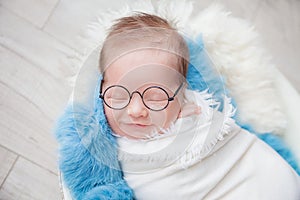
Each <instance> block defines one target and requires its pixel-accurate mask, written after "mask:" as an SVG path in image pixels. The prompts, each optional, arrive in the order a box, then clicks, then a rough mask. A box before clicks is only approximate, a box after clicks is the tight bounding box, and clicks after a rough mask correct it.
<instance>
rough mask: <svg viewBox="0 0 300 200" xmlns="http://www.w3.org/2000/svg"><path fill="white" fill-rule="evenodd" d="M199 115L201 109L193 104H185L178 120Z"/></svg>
mask: <svg viewBox="0 0 300 200" xmlns="http://www.w3.org/2000/svg"><path fill="white" fill-rule="evenodd" d="M200 113H201V107H200V106H198V105H196V104H194V103H186V104H184V105H183V106H182V108H181V111H180V113H179V115H178V118H183V117H188V116H191V115H199V114H200Z"/></svg>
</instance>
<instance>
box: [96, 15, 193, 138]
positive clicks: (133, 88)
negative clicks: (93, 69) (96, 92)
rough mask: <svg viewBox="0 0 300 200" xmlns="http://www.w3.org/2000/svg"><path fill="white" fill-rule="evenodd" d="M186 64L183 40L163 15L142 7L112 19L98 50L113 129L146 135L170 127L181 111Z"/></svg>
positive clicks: (134, 135)
mask: <svg viewBox="0 0 300 200" xmlns="http://www.w3.org/2000/svg"><path fill="white" fill-rule="evenodd" d="M187 66H188V48H187V45H186V43H185V41H184V39H183V37H182V36H181V35H180V34H179V33H178V32H177V31H176V30H175V29H174V28H173V27H172V26H171V25H170V24H169V23H168V22H167V21H166V20H164V19H162V18H160V17H158V16H154V15H149V14H145V13H139V14H136V15H133V16H130V17H125V18H121V19H119V20H117V22H116V23H115V24H114V25H113V26H112V28H111V30H110V33H109V34H108V36H107V38H106V40H105V42H104V44H103V47H102V50H101V56H100V70H101V72H102V73H103V82H102V88H101V91H100V93H101V94H100V97H101V98H102V99H103V102H104V111H105V115H106V117H107V120H108V123H109V125H110V126H111V128H112V130H113V131H114V132H115V133H116V134H118V135H121V136H127V137H129V138H145V137H148V136H149V135H151V134H153V133H155V132H158V133H159V132H161V131H160V130H161V129H167V128H169V126H170V125H171V124H172V123H173V122H174V121H175V120H176V119H177V118H178V117H179V116H180V115H181V113H182V112H181V111H182V109H181V108H182V105H183V91H184V88H185V84H184V83H185V76H186V72H187Z"/></svg>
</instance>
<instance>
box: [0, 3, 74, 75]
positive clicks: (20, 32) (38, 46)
mask: <svg viewBox="0 0 300 200" xmlns="http://www.w3.org/2000/svg"><path fill="white" fill-rule="evenodd" d="M0 27H1V29H0V34H1V37H0V44H2V45H3V46H5V47H7V48H9V49H11V50H12V51H14V52H15V53H17V54H18V55H20V56H22V57H23V58H24V59H26V60H27V61H29V62H31V63H33V64H35V65H36V66H39V67H40V68H41V69H42V70H44V71H46V72H48V73H49V74H50V75H52V76H53V77H55V78H57V79H59V80H61V79H62V80H66V79H68V78H70V77H73V76H74V75H76V72H77V71H78V68H79V66H78V65H76V64H75V63H78V60H77V58H78V53H77V52H75V51H74V50H72V49H70V48H68V47H66V46H65V45H63V44H62V43H61V42H59V41H57V40H56V39H55V38H53V37H51V36H49V35H48V34H47V33H44V32H43V31H41V30H39V29H37V28H36V27H34V26H32V24H30V23H28V22H27V21H25V20H23V19H22V18H20V17H17V16H15V15H14V14H13V13H11V12H9V11H8V10H7V9H5V8H3V7H0Z"/></svg>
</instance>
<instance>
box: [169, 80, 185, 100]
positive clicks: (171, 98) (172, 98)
mask: <svg viewBox="0 0 300 200" xmlns="http://www.w3.org/2000/svg"><path fill="white" fill-rule="evenodd" d="M182 86H183V83H181V84H180V86H179V87H178V88H177V90H176V91H175V93H174V95H173V96H172V97H170V98H169V99H168V100H169V101H173V100H174V98H175V96H176V95H177V93H178V92H179V90H180V89H181V88H182Z"/></svg>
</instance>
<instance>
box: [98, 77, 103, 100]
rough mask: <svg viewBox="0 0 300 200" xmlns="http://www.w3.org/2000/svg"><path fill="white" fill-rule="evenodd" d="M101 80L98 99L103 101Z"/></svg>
mask: <svg viewBox="0 0 300 200" xmlns="http://www.w3.org/2000/svg"><path fill="white" fill-rule="evenodd" d="M103 82H104V81H103V79H102V80H101V84H100V88H99V98H100V99H103V98H104V97H103V94H102V85H103Z"/></svg>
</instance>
